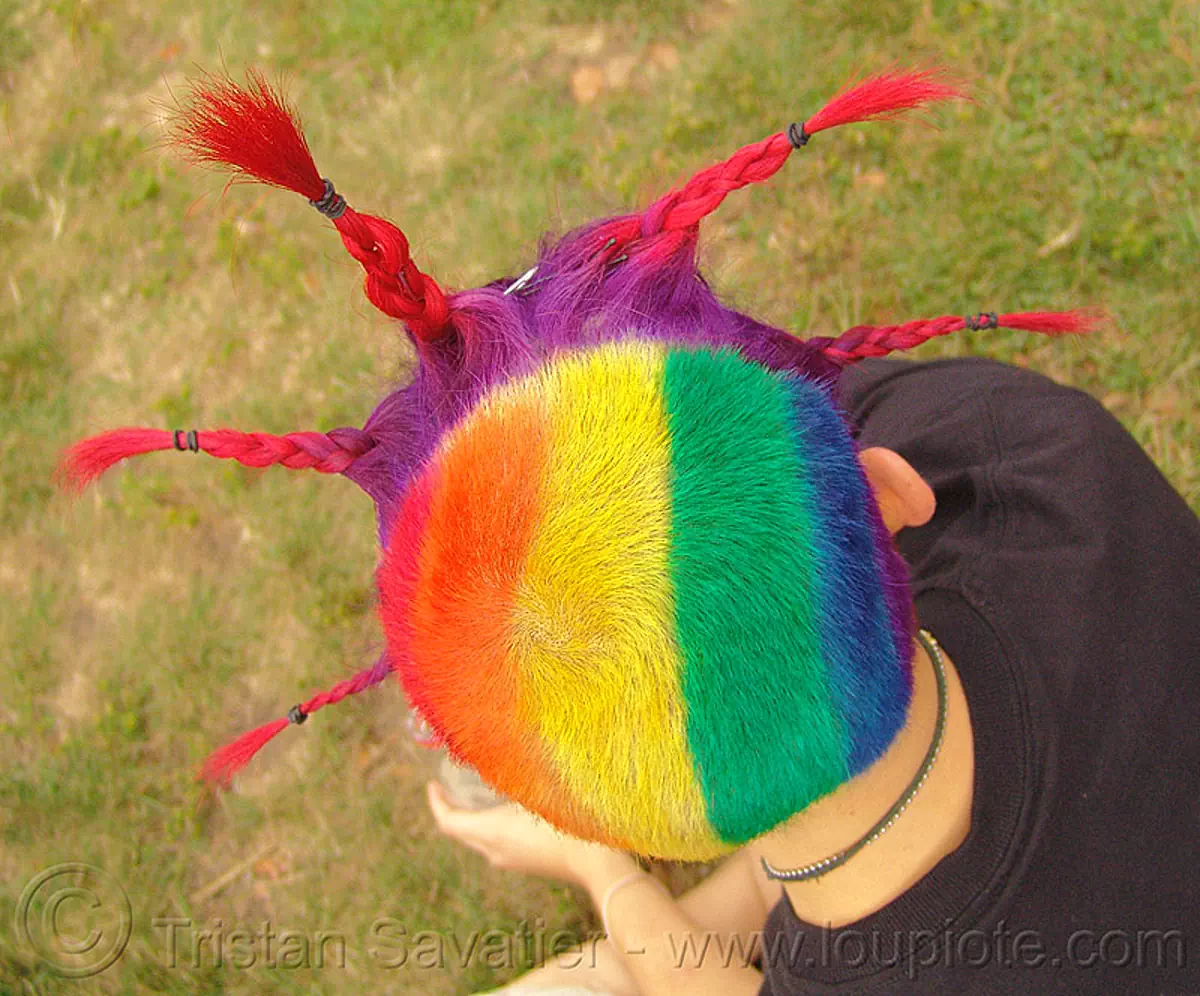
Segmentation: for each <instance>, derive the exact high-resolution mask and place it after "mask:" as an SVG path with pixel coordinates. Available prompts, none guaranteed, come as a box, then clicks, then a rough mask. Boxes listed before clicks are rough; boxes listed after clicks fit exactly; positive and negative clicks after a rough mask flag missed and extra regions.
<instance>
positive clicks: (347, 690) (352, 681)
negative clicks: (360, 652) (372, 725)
mask: <svg viewBox="0 0 1200 996" xmlns="http://www.w3.org/2000/svg"><path fill="white" fill-rule="evenodd" d="M390 671H391V663H390V661H389V659H388V656H387V655H386V654H383V655H382V656H380V658H379V659H378V660H377V661H376V662H375V663H374V664H373V665H371V667H368V668H364V669H363V670H361V671H359V672H358V674H356V675H354V676H353V677H351V678H347V679H346V680H345V681H341V682H338V683H337V684H336V685H334V686H333V687H332V688H331V689H329V691H327V692H321V693H320V694H318V695H314V696H313V697H312V698H311V699H309V700H308V701H307V702H301V703H300V704H299V705H296V706H293V707H292V709H291V711H290V712H289V713H288V714H287V717H286V718H285V719H276V720H273V721H271V722H270V723H267V724H266V725H265V726H260V727H258V728H257V729H255V730H251V731H250V732H249V733H243V734H242V735H241V736H240V737H238V738H237V740H235V741H233V743H230V744H226V745H225V746H224V747H222V748H220V749H219V750H216V751H213V753H212V754H210V755H209V757H208V760H207V761H205V762H204V768H203V770H202V771H201V774H202V776H203V777H204V778H205V779H206V780H208V781H209V782H214V783H216V784H217V785H222V786H228V785H229V783H230V782H231V781H232V780H233V776H234V775H236V774H237V773H238V772H239V771H241V769H242V768H244V767H245V766H246V765H247V764H248V763H249V762H250V759H251V758H252V757H254V755H255V754H257V753H258V752H259V751H260V750H262V748H263V747H265V746H266V745H267V743H269V742H270V741H271V740H272V739H274V738H275V737H276V736H277V735H278V734H280V733H282V732H283V731H284V730H286V729H287V728H288V726H289V725H293V724H294V725H296V726H299V725H300V724H301V723H303V722H304V721H305V720H306V719H308V717H309V716H310V715H312V714H313V713H314V712H316V711H317V710H318V709H321V708H323V707H325V706H327V705H334V704H336V703H338V702H341V701H342V699H344V698H345V697H346V696H347V695H357V694H358V693H359V692H361V691H363V690H364V689H367V688H370V687H372V686H373V685H378V684H379V683H380V682H381V681H383V679H384V678H386V677H387V676H388V673H389V672H390Z"/></svg>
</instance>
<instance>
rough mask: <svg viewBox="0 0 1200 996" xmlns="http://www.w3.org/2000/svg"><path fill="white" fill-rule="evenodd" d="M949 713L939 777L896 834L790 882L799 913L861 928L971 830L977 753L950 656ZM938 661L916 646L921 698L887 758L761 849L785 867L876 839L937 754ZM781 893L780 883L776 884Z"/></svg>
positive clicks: (916, 695)
mask: <svg viewBox="0 0 1200 996" xmlns="http://www.w3.org/2000/svg"><path fill="white" fill-rule="evenodd" d="M943 661H944V666H945V673H946V686H947V709H946V725H945V731H944V733H943V739H942V747H941V750H940V751H939V753H938V758H937V761H936V762H935V763H934V765H933V767H932V768H931V769H930V771H929V776H928V778H927V779H926V780H925V783H924V784H923V785H922V786H921V789H920V791H918V792H917V794H916V796H915V797H914V798H913V800H912V802H911V803H910V804H909V806H908V808H907V809H905V811H904V812H903V813H902V814H901V815H900V817H899V818H898V819H897V820H896V822H895V823H893V824H892V826H891V827H889V828H888V830H887V832H886V833H884V834H883V835H882V836H880V837H878V838H877V839H876V840H874V841H873V842H872V843H870V844H868V845H867V846H866V847H865V848H863V849H862V850H861V851H859V852H858V853H857V854H856V855H854V857H852V858H851V859H850V860H849V861H847V862H846V863H845V864H844V865H842V866H840V867H838V868H835V869H833V870H832V871H829V872H827V873H826V874H824V875H821V876H820V877H818V878H814V879H809V880H807V881H803V882H788V883H784V891H785V892H786V893H787V896H788V898H789V900H790V901H791V904H792V908H793V909H794V910H795V912H796V915H797V916H798V917H800V918H801V919H802V920H806V921H808V922H809V923H813V924H820V925H828V926H832V927H838V926H844V925H845V924H848V923H853V922H854V921H856V920H860V919H862V918H863V917H865V916H869V915H870V914H871V913H874V912H875V911H876V910H879V909H881V908H882V907H884V906H886V905H887V904H888V903H890V902H891V901H892V900H894V899H896V898H897V897H898V896H900V895H902V894H903V893H904V892H906V891H908V889H910V888H912V886H913V885H915V884H916V883H917V881H919V880H920V879H921V878H922V877H923V876H924V875H925V874H926V873H927V872H928V871H929V870H930V869H932V868H933V866H934V865H936V864H937V863H938V861H940V860H941V859H942V858H943V857H945V856H946V855H947V854H949V853H950V852H951V851H953V850H954V849H955V848H957V847H958V846H959V845H960V844H961V843H962V842H963V840H964V839H965V838H966V835H967V831H968V830H969V829H970V817H971V800H972V789H973V776H974V752H973V747H972V740H971V725H970V718H969V715H968V712H967V701H966V697H965V695H964V694H963V689H962V684H961V682H960V681H959V678H958V672H957V671H956V670H955V668H954V665H953V663H952V662H951V661H950V659H949V658H948V657H946V656H945V654H944V652H943ZM937 713H938V693H937V681H936V677H935V673H934V667H933V662H932V661H931V660H930V659H929V656H928V655H927V654H926V652H925V650H924V648H922V647H921V646H920V644H919V643H914V654H913V694H912V701H911V702H910V704H909V709H908V716H907V718H906V720H905V724H904V727H903V728H902V729H901V730H900V732H899V734H897V736H896V738H895V740H894V741H893V742H892V745H891V746H890V747H889V748H888V750H887V751H886V753H885V754H884V755H883V757H881V758H880V759H879V760H878V761H876V762H875V763H874V764H873V765H871V767H870V768H868V769H867V770H866V771H864V772H862V773H861V774H859V775H858V776H857V777H855V778H852V779H851V780H850V781H848V782H846V784H844V785H842V786H841V787H840V788H838V789H837V790H836V791H835V792H833V793H831V794H830V795H828V796H826V797H825V798H823V799H820V800H818V801H817V802H816V803H814V804H813V805H811V806H809V807H808V808H807V809H805V810H804V811H803V812H801V813H798V814H796V816H794V817H792V819H790V820H789V821H788V822H787V823H785V824H784V825H783V826H782V827H780V828H779V829H777V830H775V831H773V832H772V833H770V834H768V835H767V836H766V837H763V838H762V839H761V840H760V841H759V842H758V843H757V844H756V845H755V847H756V850H757V851H758V853H759V854H760V855H761V856H762V857H765V858H766V859H767V860H768V861H769V862H770V863H771V864H772V865H774V866H775V867H776V868H796V867H799V866H802V865H807V864H810V863H811V862H814V861H819V860H821V859H823V858H826V857H828V856H829V855H831V854H836V853H837V852H838V851H841V850H842V849H844V848H846V847H849V846H850V845H851V844H853V843H855V842H856V841H857V840H859V839H860V838H861V837H862V836H863V835H864V834H866V833H867V832H868V831H870V829H871V828H872V826H874V824H875V823H876V821H878V820H879V818H880V817H881V816H883V814H884V813H886V812H887V811H888V809H889V808H890V807H891V806H892V805H893V804H894V803H895V802H896V801H897V799H899V798H900V797H901V796H902V795H903V794H904V791H905V789H906V788H907V787H908V785H909V783H910V782H911V781H912V778H913V776H914V775H915V774H916V772H917V771H918V769H919V768H920V766H921V763H922V761H923V760H924V759H925V755H926V753H927V752H928V750H929V745H930V743H931V742H932V739H933V735H934V727H935V725H936V723H937ZM770 888H771V890H772V891H773V892H774V894H775V895H778V892H777V890H778V888H779V883H771V886H770Z"/></svg>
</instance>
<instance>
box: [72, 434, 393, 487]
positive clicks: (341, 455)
mask: <svg viewBox="0 0 1200 996" xmlns="http://www.w3.org/2000/svg"><path fill="white" fill-rule="evenodd" d="M374 445H375V443H374V441H373V440H372V439H371V437H370V436H368V435H367V434H366V433H364V432H363V431H362V430H361V429H334V430H333V431H332V432H329V433H320V432H289V433H287V434H286V435H283V436H274V435H271V434H269V433H266V432H235V431H234V430H232V429H215V430H211V431H205V432H196V431H195V430H192V431H190V432H187V433H185V432H183V431H182V430H176V431H175V432H167V431H165V430H163V429H114V430H113V431H112V432H105V433H102V434H101V435H99V436H92V437H91V438H90V439H83V440H80V441H79V442H78V443H76V444H75V445H74V446H72V447H70V448H69V449H68V450H67V451H66V452H65V453H64V454H63V457H62V461H61V462H60V464H59V470H58V479H59V481H60V483H61V484H62V485H63V486H64V487H66V488H68V489H70V490H74V491H81V490H83V489H84V488H85V487H87V485H88V484H90V483H91V482H92V481H94V480H95V479H96V478H97V477H99V476H100V475H101V474H103V473H104V472H105V471H106V470H108V468H109V467H111V466H113V465H114V464H116V463H119V462H120V461H122V460H124V459H125V458H126V457H131V456H137V455H139V454H142V453H153V452H156V451H158V450H170V449H177V450H189V449H190V450H192V451H194V452H203V453H207V454H208V455H209V456H215V457H219V458H221V459H223V460H237V461H238V462H239V463H243V464H245V465H246V466H247V467H269V466H271V465H272V464H282V465H283V466H284V467H288V468H289V469H291V470H305V469H311V470H315V471H317V472H319V473H322V474H340V473H342V472H343V471H344V470H346V468H347V467H349V466H350V464H352V463H353V462H354V461H355V460H357V459H358V458H359V457H360V456H362V455H363V454H364V453H366V452H367V451H368V450H370V449H371V448H372V447H373V446H374Z"/></svg>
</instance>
